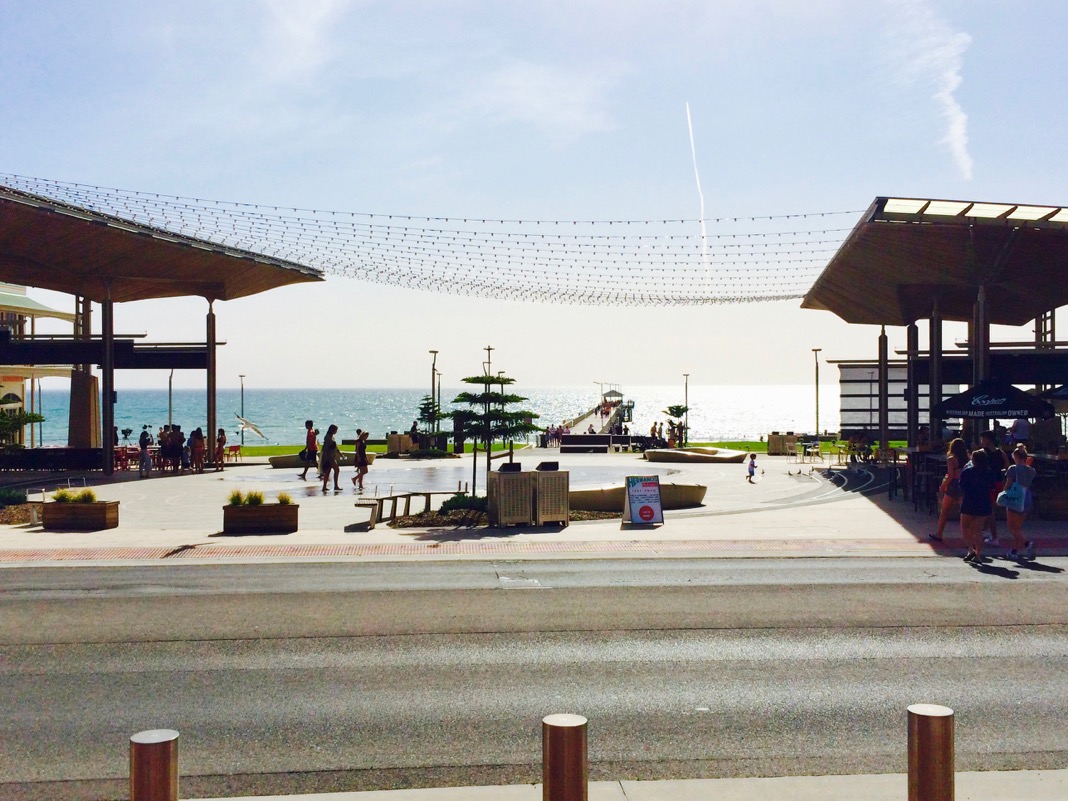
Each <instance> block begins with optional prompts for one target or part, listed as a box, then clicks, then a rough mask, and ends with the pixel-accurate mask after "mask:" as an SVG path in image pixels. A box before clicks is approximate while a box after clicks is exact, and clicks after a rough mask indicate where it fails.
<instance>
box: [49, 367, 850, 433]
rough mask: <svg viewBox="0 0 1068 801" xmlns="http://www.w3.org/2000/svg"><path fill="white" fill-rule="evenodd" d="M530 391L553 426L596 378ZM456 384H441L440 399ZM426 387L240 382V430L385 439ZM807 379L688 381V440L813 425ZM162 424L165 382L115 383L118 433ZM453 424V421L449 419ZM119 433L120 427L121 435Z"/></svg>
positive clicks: (220, 414)
mask: <svg viewBox="0 0 1068 801" xmlns="http://www.w3.org/2000/svg"><path fill="white" fill-rule="evenodd" d="M511 389H512V390H513V391H514V392H516V394H519V395H523V396H526V397H527V400H526V401H525V402H523V403H522V404H519V405H518V407H517V408H522V409H527V410H530V411H532V412H534V413H535V414H537V415H539V419H538V420H536V421H535V422H536V423H537V424H538V425H540V426H543V427H545V426H549V425H551V424H555V423H559V422H561V421H562V420H564V419H568V418H573V417H576V416H578V415H579V414H582V413H583V412H585V411H587V410H588V409H590V408H591V407H592V406H593V405H594V404H595V403H596V402H597V400H598V398H599V396H600V389H599V388H598V387H597V386H591V387H588V388H587V387H554V388H549V389H526V388H524V387H521V386H513V387H512V388H511ZM619 389H620V391H621V392H622V393H623V397H624V399H625V400H628V401H634V424H633V425H632V426H631V428H632V430H633V431H634V432H635V433H645V432H647V431H648V430H649V426H650V424H652V423H653V422H654V421H661V420H666V419H667V416H666V415H665V414H664V412H663V410H664V409H666V408H667V407H668V406H670V405H676V404H679V405H681V404H683V402H684V389H683V387H682V385H679V386H636V387H625V386H623V387H620V388H619ZM460 391H461V389H460V388H458V387H452V388H449V387H443V388H442V393H441V398H442V405H443V406H445V407H446V408H449V407H450V406H451V403H450V401H451V399H452V398H454V397H456V395H457V394H458V393H459V392H460ZM426 394H427V390H426V389H301V390H294V389H260V388H249V387H246V388H245V397H244V412H245V413H244V415H242V416H243V417H244V418H245V419H247V420H249V421H250V422H252V423H254V424H256V426H258V427H259V428H260V430H262V431H263V433H264V435H265V437H266V439H261V438H260V437H259V436H257V435H256V434H254V433H252V432H249V431H246V432H245V444H247V445H255V444H268V443H269V444H276V445H298V446H299V445H302V444H303V442H304V421H305V420H307V419H309V418H310V419H312V420H314V421H315V425H316V427H317V428H319V429H321V430H322V431H326V427H327V426H328V425H330V424H331V423H336V424H337V425H338V428H339V429H340V433H341V437H342V438H343V439H352V438H354V437H355V432H356V429H357V428H363V429H366V430H368V431H370V432H371V436H372V438H375V439H378V438H382V437H385V435H386V434H387V433H389V432H390V431H407V430H408V428H409V427H410V426H411V424H412V420H414V419H415V418H416V416H417V414H418V408H419V402H420V400H421V399H422V398H423V397H424V396H425V395H426ZM69 400H70V399H69V395H68V392H67V390H66V388H64V387H63V386H62V385H59V386H57V387H56V388H54V389H51V388H46V389H45V391H44V392H43V394H42V398H41V412H42V414H43V415H44V416H45V422H44V423H42V424H41V425H40V427H39V429H38V432H39V433H38V440H37V444H43V445H65V444H66V442H67V420H68V411H69V408H68V407H69ZM815 401H816V399H815V391H814V388H813V387H812V386H805V385H764V384H761V385H748V386H746V385H719V386H695V385H691V386H690V387H689V407H690V413H689V422H690V439H691V440H692V441H695V442H707V441H717V440H740V439H744V440H755V439H757V438H758V437H760V436H767V434H769V433H770V432H772V431H782V432H785V431H797V432H807V433H811V431H812V430H813V428H814V427H815V420H816V403H815ZM171 402H172V407H171V411H170V419H171V420H173V422H175V423H178V424H180V425H181V426H182V429H183V430H185V431H187V432H188V431H192V430H193V429H194V428H196V427H198V426H200V427H201V428H205V429H206V427H207V403H206V400H205V392H204V391H202V390H194V389H176V390H174V392H173V394H172V397H171ZM241 405H242V402H241V391H240V390H238V389H221V390H219V391H218V393H217V403H216V417H217V421H218V422H217V424H218V425H219V426H221V427H222V428H225V429H226V431H227V435H228V437H229V439H230V442H231V443H235V442H238V441H239V440H240V437H238V436H235V433H234V432H236V430H237V426H238V420H237V416H236V415H238V414H240V413H241ZM838 421H839V398H838V386H837V384H836V383H833V382H830V385H829V386H822V385H821V387H820V428H822V429H825V430H830V431H836V430H837V429H838V427H839V422H838ZM167 422H168V393H167V389H166V388H163V389H120V390H118V400H117V403H116V406H115V423H116V425H117V426H118V427H119V431H120V432H121V431H122V430H123V429H130V432H131V433H130V434H129V438H130V441H131V442H136V440H137V436H138V435H139V434H140V433H141V428H142V426H148V427H149V428H150V429H151V430H152V432H153V434H154V433H155V432H156V430H157V429H158V428H159V427H160V426H162V425H164V424H165V423H167ZM444 427H448V428H449V430H451V423H450V422H449V421H446V422H445V426H444ZM120 439H121V434H120Z"/></svg>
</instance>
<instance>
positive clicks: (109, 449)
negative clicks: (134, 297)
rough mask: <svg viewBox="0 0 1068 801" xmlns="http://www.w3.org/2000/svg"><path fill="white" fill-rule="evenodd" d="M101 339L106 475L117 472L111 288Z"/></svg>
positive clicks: (102, 437) (102, 438) (102, 308)
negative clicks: (102, 351)
mask: <svg viewBox="0 0 1068 801" xmlns="http://www.w3.org/2000/svg"><path fill="white" fill-rule="evenodd" d="M100 339H101V343H102V345H103V350H104V354H103V359H102V360H101V364H100V384H101V387H100V395H101V399H100V400H101V405H100V447H102V448H103V449H104V475H105V476H110V475H112V474H113V473H114V472H115V433H114V431H115V308H114V303H113V302H112V300H111V286H110V284H109V285H108V286H107V293H106V295H105V297H104V301H103V303H101V304H100Z"/></svg>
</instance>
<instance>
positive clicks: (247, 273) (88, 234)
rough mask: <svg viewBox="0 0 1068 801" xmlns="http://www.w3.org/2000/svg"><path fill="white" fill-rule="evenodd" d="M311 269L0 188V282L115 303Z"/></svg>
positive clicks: (262, 287) (216, 292) (241, 287)
mask: <svg viewBox="0 0 1068 801" xmlns="http://www.w3.org/2000/svg"><path fill="white" fill-rule="evenodd" d="M321 280H323V279H322V273H321V272H320V271H319V270H316V269H314V268H312V267H307V266H304V265H302V264H297V263H295V262H290V261H285V260H283V259H278V258H274V257H272V256H268V255H264V254H262V253H255V252H252V251H249V250H243V249H240V248H234V247H229V246H227V245H225V244H220V243H217V242H210V241H207V240H203V239H197V238H194V237H190V236H185V235H183V234H180V233H174V232H171V231H167V230H165V229H161V228H155V227H152V226H149V225H143V224H140V223H135V222H131V221H129V220H124V219H122V218H120V217H115V216H111V215H107V214H101V213H99V212H96V211H92V210H90V209H85V208H81V207H79V206H74V205H70V204H65V203H60V202H57V201H54V200H50V199H48V198H44V197H41V196H38V195H33V194H30V193H27V192H22V191H19V190H15V189H11V188H9V187H5V186H0V281H7V282H10V283H14V284H24V285H27V286H35V287H42V288H45V289H52V290H57V291H59V292H67V293H70V294H74V295H82V296H84V297H87V298H89V299H91V300H94V301H97V302H100V301H103V300H104V299H105V297H106V296H107V294H108V287H109V286H110V296H111V299H112V300H113V301H115V302H124V301H132V300H147V299H150V298H165V297H181V296H192V295H199V296H203V297H205V298H207V299H209V300H232V299H234V298H240V297H245V296H247V295H254V294H257V293H259V292H264V291H266V290H268V289H274V288H275V287H280V286H285V285H287V284H293V283H300V282H305V281H321Z"/></svg>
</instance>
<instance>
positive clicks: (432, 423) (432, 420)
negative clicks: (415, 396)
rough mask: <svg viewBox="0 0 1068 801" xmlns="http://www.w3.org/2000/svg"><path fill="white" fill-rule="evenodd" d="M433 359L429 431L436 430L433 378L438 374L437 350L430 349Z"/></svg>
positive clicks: (436, 417)
mask: <svg viewBox="0 0 1068 801" xmlns="http://www.w3.org/2000/svg"><path fill="white" fill-rule="evenodd" d="M430 355H431V356H432V357H434V358H433V361H432V362H431V363H430V433H434V432H435V431H437V424H438V410H437V409H435V408H434V380H435V379H436V378H437V375H438V352H437V351H436V350H432V351H430Z"/></svg>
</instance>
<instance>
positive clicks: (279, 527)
mask: <svg viewBox="0 0 1068 801" xmlns="http://www.w3.org/2000/svg"><path fill="white" fill-rule="evenodd" d="M229 501H230V502H229V504H228V505H227V506H224V507H223V533H224V534H289V533H291V532H294V531H296V530H297V513H298V510H299V509H300V505H299V504H295V503H293V499H292V498H290V497H289V495H287V494H286V493H284V492H280V493H278V502H277V503H266V502H265V499H264V497H263V493H262V492H259V491H258V490H252V491H250V492H248V493H245V494H242V493H241V491H240V490H234V491H233V492H231V493H230V498H229Z"/></svg>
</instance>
